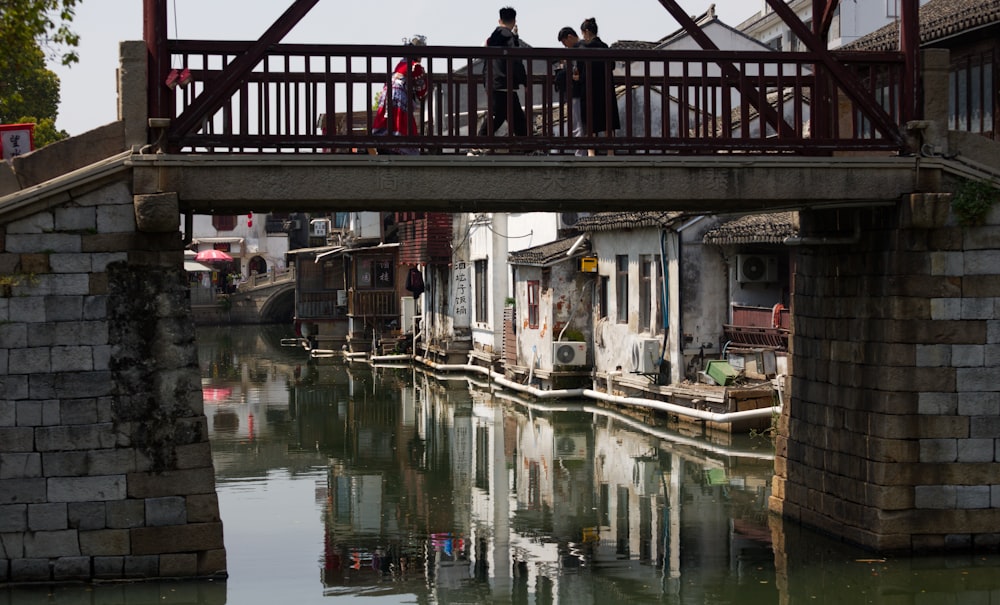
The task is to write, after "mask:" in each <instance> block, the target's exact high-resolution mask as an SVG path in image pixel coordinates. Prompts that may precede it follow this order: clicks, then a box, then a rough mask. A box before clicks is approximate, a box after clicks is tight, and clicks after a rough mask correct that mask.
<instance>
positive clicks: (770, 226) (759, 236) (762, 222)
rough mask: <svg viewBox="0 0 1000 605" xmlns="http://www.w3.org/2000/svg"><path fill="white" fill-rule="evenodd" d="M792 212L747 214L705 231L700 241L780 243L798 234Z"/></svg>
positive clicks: (713, 242)
mask: <svg viewBox="0 0 1000 605" xmlns="http://www.w3.org/2000/svg"><path fill="white" fill-rule="evenodd" d="M798 232H799V231H798V228H797V227H796V226H795V213H794V212H776V213H773V214H748V215H746V216H741V217H740V218H737V219H734V220H731V221H728V222H726V223H723V224H721V225H719V226H718V227H716V228H714V229H710V230H709V231H707V232H706V233H705V235H704V237H702V242H704V243H706V244H714V245H717V246H722V245H727V244H780V243H782V242H784V241H785V238H787V237H792V236H795V235H798Z"/></svg>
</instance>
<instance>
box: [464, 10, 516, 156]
mask: <svg viewBox="0 0 1000 605" xmlns="http://www.w3.org/2000/svg"><path fill="white" fill-rule="evenodd" d="M486 46H491V47H505V48H517V47H519V46H521V41H520V39H519V38H518V37H517V11H515V10H514V9H513V8H511V7H509V6H505V7H504V8H501V9H500V22H499V25H497V28H496V29H494V30H493V33H492V34H490V37H489V38H488V39H487V40H486ZM509 64H510V66H511V71H512V72H513V73H509V74H508V73H507V66H508V60H507V58H497V59H493V60H492V61H491V63H490V64H486V63H484V64H483V74H484V75H485V76H486V78H487V80H486V81H485V85H486V87H487V88H488V89H489V91H490V100H491V107H490V109H491V115H492V120H493V132H488V130H489V122H490V120H485V119H484V120H483V122H482V123H481V124H480V125H479V136H486V135H487V134H491V135H492V134H493V133H495V132H496V131H497V130H498V129H499V128H500V127H501V126H502V125H503V123H504V122H506V121H507V117H508V116H507V95H508V94H509V95H511V97H513V98H512V99H511V101H512V105H513V108H512V112H513V113H512V114H511V116H510V126H509V128H510V129H511V130H512V131H513V133H514V134H515V135H518V136H526V135H527V134H528V120H527V118H526V117H525V115H524V108H523V107H522V106H521V98H520V96H519V95H518V93H517V89H518V88H520V87H521V86H524V85H526V84H527V83H528V72H527V71H525V68H524V63H523V62H522V61H510V62H509ZM482 153H484V152H483V151H482V150H477V149H474V150H472V151H470V152H469V155H481V154H482Z"/></svg>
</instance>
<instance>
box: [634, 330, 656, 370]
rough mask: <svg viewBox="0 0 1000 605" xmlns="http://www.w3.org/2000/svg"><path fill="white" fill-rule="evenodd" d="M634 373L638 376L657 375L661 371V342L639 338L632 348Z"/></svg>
mask: <svg viewBox="0 0 1000 605" xmlns="http://www.w3.org/2000/svg"><path fill="white" fill-rule="evenodd" d="M632 371H633V372H635V373H637V374H656V373H657V372H659V371H660V341H659V340H656V339H655V338H639V339H637V340H636V341H635V345H633V347H632Z"/></svg>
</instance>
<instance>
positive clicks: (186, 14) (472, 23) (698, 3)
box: [50, 0, 763, 135]
mask: <svg viewBox="0 0 1000 605" xmlns="http://www.w3.org/2000/svg"><path fill="white" fill-rule="evenodd" d="M82 2H83V3H82V4H81V5H79V6H78V8H77V11H76V18H75V19H74V21H73V24H74V25H73V27H74V30H75V31H76V32H77V33H78V34H80V37H81V40H80V47H79V49H78V50H79V54H80V62H79V63H77V64H76V65H74V66H72V67H70V68H66V67H63V66H61V65H57V64H50V68H51V69H52V70H53V71H55V72H56V74H57V75H58V76H59V78H60V80H61V82H62V89H61V98H62V103H61V104H60V106H59V116H58V118H57V120H56V126H57V127H58V128H61V129H63V130H66V131H68V132H69V133H70V135H77V134H81V133H83V132H86V131H88V130H91V129H93V128H97V127H98V126H103V125H104V124H108V123H110V122H113V121H115V120H116V119H117V99H118V97H117V95H118V93H117V90H116V80H115V78H116V76H115V70H116V69H117V67H118V43H119V42H120V41H122V40H141V39H142V19H143V15H142V4H143V2H142V0H126V1H123V0H82ZM291 4H292V2H291V0H168V4H167V6H168V13H169V15H168V20H169V36H170V37H171V38H185V39H211V40H255V39H257V38H258V37H259V36H260V35H261V34H263V33H264V31H265V30H266V29H267V28H268V27H269V26H270V25H271V24H272V23H273V22H274V21H275V19H277V18H278V17H279V16H280V15H281V14H282V13H283V12H284V11H285V10H286V9H287V8H288V7H289V6H291ZM508 4H509V5H511V6H513V7H514V8H515V9H517V10H518V18H517V24H518V32H519V34H520V35H521V37H522V38H523V39H524V40H525V41H526V42H528V43H529V44H531V45H532V46H535V47H557V46H558V42H557V41H556V33H557V32H558V31H559V29H560V28H561V27H563V26H566V25H569V26H570V27H573V28H574V29H577V30H579V26H580V23H581V22H582V21H583V20H584V19H586V18H588V17H594V18H596V19H597V24H598V26H599V28H600V34H601V38H602V39H603V40H604V41H605V42H607V43H608V44H611V43H613V42H614V41H616V40H657V39H659V38H661V37H663V36H665V35H666V34H668V33H670V32H672V31H674V30H675V29H677V27H678V25H677V23H676V22H675V21H674V20H673V18H672V17H671V16H670V13H668V12H667V10H666V9H665V8H663V6H662V5H661V4H660V3H659V1H658V0H619V1H617V2H612V1H608V0H604V1H601V0H545V1H544V2H523V3H522V2H518V0H499V1H496V2H494V1H490V2H484V1H483V0H425V1H423V2H419V1H414V0H411V1H409V2H403V1H400V0H380V1H377V2H354V1H350V0H321V1H320V2H319V3H318V4H317V5H316V6H315V7H314V8H313V9H312V10H311V11H310V12H309V14H307V15H306V17H305V18H304V19H303V20H302V21H300V22H299V24H298V25H297V26H296V27H295V28H294V29H293V30H292V31H291V33H289V35H288V36H287V37H286V38H285V41H287V42H301V43H319V44H399V43H400V42H401V40H402V38H403V37H407V36H411V35H413V34H423V35H426V36H427V43H428V44H429V45H434V46H481V45H482V44H483V42H484V41H485V40H486V38H487V36H488V35H489V34H490V32H491V31H492V30H493V28H494V27H495V26H496V23H497V16H498V15H497V12H498V10H499V8H500V7H501V6H505V5H508ZM679 4H680V6H681V8H683V9H684V10H685V11H687V12H688V14H691V15H700V14H702V13H704V12H705V11H706V10H708V7H709V5H710V4H712V2H711V1H709V0H679ZM714 4H715V5H716V14H717V15H718V16H719V18H720V19H721V20H722V21H723V22H725V23H727V24H729V25H732V26H736V25H738V24H740V23H741V22H742V21H744V20H745V19H747V18H748V17H750V16H752V15H754V14H755V13H757V12H758V11H759V10H760V8H761V7H762V6H763V0H716V2H715V3H714ZM175 15H176V20H175V18H174V17H175Z"/></svg>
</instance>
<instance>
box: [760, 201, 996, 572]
mask: <svg viewBox="0 0 1000 605" xmlns="http://www.w3.org/2000/svg"><path fill="white" fill-rule="evenodd" d="M949 203H950V198H949V197H948V196H941V195H915V196H913V197H912V198H911V199H909V200H907V201H906V202H905V203H903V204H901V207H900V209H898V210H897V209H891V210H889V209H883V210H870V211H838V212H833V211H831V212H825V213H814V214H812V215H804V216H803V233H809V231H810V230H813V229H820V226H823V225H840V226H841V228H847V227H845V226H849V225H850V224H851V223H852V221H853V220H854V216H852V215H851V212H858V213H859V214H858V218H859V220H860V221H861V224H862V237H861V240H860V241H859V242H857V243H856V244H842V245H826V246H809V247H805V248H804V249H802V250H801V252H800V253H799V254H798V255H797V258H796V261H795V262H796V270H795V278H794V279H795V283H794V287H793V289H794V296H793V311H794V317H795V326H794V328H793V339H792V370H791V374H792V375H793V379H792V387H791V398H790V401H789V403H788V404H787V405H786V408H785V413H784V414H783V416H782V419H781V422H780V437H779V438H778V441H777V450H778V451H777V454H778V457H777V459H776V462H775V464H776V475H777V476H776V480H775V486H774V491H773V497H772V502H771V505H772V509H773V510H775V511H777V512H780V513H782V514H783V515H785V516H786V517H788V518H790V519H794V520H798V521H801V522H803V523H805V524H807V525H810V526H813V527H816V528H819V529H821V530H825V531H828V532H830V533H832V534H835V535H838V536H841V537H843V538H845V539H847V540H849V541H852V542H855V543H858V544H861V545H863V546H866V547H869V548H872V549H874V550H878V551H884V552H888V551H920V550H946V549H989V548H996V547H997V546H998V545H1000V529H998V528H1000V319H998V317H1000V308H998V307H1000V250H998V249H997V242H998V241H1000V237H998V236H1000V226H998V225H1000V220H998V219H1000V212H998V211H997V210H994V212H993V214H992V215H991V220H989V221H988V223H989V224H987V225H985V226H981V227H973V228H962V227H959V226H957V225H956V223H955V219H954V217H953V216H951V214H950V212H949V207H950V206H949ZM847 229H848V230H849V228H847Z"/></svg>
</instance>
